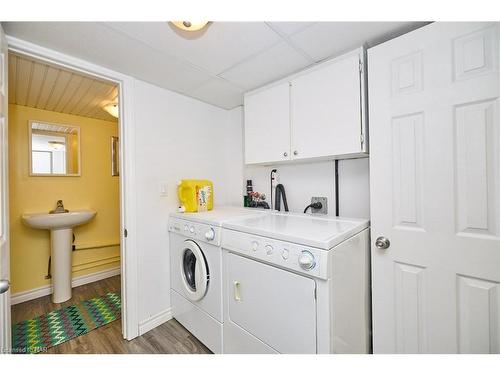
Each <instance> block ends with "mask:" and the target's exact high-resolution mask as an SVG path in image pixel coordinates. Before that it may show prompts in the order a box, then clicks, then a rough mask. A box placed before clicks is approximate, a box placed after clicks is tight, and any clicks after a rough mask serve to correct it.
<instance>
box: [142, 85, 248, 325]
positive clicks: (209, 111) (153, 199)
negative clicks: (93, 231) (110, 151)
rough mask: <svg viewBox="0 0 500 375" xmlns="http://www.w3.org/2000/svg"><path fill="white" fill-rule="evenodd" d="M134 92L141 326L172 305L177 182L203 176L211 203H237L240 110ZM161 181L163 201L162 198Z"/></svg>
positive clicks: (155, 91)
mask: <svg viewBox="0 0 500 375" xmlns="http://www.w3.org/2000/svg"><path fill="white" fill-rule="evenodd" d="M135 95H136V101H135V114H134V115H135V126H136V143H135V146H136V150H135V153H136V181H137V231H138V233H137V246H138V248H137V251H138V252H139V255H138V259H139V270H138V276H139V287H138V290H139V321H140V322H144V321H145V320H146V319H148V318H149V317H151V316H153V315H155V314H158V313H161V312H163V311H165V310H166V309H168V308H169V307H170V275H169V267H170V266H169V243H168V238H169V237H168V229H167V223H168V215H169V213H170V212H172V211H174V210H176V209H177V205H178V201H177V192H176V183H177V181H178V180H180V179H182V178H206V179H209V180H212V181H213V182H214V201H215V204H216V205H217V204H218V205H221V204H229V203H231V204H237V203H238V202H242V197H241V193H240V191H241V181H242V151H241V150H242V131H241V127H239V128H238V121H241V120H239V118H241V109H236V110H234V111H226V110H223V109H220V108H217V107H214V106H211V105H208V104H205V103H202V102H200V101H197V100H194V99H190V98H188V97H185V96H182V95H179V94H176V93H173V92H170V91H168V90H165V89H161V88H159V87H156V86H153V85H150V84H147V83H144V82H142V81H136V87H135ZM231 119H236V120H237V121H230V120H231ZM233 125H234V126H233ZM162 183H164V184H166V186H167V190H168V196H166V197H160V184H162Z"/></svg>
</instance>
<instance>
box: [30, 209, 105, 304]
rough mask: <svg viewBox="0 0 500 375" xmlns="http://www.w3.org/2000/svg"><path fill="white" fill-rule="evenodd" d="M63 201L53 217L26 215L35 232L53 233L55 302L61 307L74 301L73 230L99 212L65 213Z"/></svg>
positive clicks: (45, 214)
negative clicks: (67, 302) (72, 274)
mask: <svg viewBox="0 0 500 375" xmlns="http://www.w3.org/2000/svg"><path fill="white" fill-rule="evenodd" d="M65 211H67V210H64V206H63V205H62V201H60V202H58V208H57V209H56V210H54V212H53V213H38V214H24V215H22V219H23V221H24V223H25V224H26V225H28V226H30V227H32V228H35V229H46V230H50V247H51V249H50V255H51V258H52V262H51V272H50V273H51V275H52V290H53V292H52V301H53V302H54V303H61V302H64V301H67V300H69V299H70V298H71V267H72V256H73V228H74V227H76V226H78V225H82V224H85V223H87V222H89V221H90V220H92V219H93V218H94V216H95V215H96V213H97V212H96V211H92V210H78V211H71V212H65Z"/></svg>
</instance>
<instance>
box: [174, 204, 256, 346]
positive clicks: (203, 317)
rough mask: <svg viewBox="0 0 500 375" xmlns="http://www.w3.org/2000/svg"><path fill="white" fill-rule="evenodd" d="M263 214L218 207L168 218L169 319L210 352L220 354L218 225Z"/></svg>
mask: <svg viewBox="0 0 500 375" xmlns="http://www.w3.org/2000/svg"><path fill="white" fill-rule="evenodd" d="M262 214H264V212H262V211H256V210H253V209H245V208H239V207H220V208H214V210H213V211H208V212H202V213H173V214H171V215H170V220H169V232H170V283H171V286H170V288H171V289H170V291H171V293H170V296H171V304H172V316H173V317H174V318H175V319H176V320H177V321H178V322H179V323H181V324H182V325H183V326H184V327H185V328H186V329H187V330H188V331H190V332H191V333H192V334H193V335H194V336H195V337H196V338H197V339H198V340H200V341H201V342H202V343H203V344H205V345H206V346H207V347H208V348H209V349H210V350H211V351H212V352H214V353H221V352H222V323H223V319H222V317H223V315H222V251H221V248H220V245H221V225H222V223H223V222H225V221H226V220H229V219H231V218H233V219H234V218H238V217H242V216H253V215H262Z"/></svg>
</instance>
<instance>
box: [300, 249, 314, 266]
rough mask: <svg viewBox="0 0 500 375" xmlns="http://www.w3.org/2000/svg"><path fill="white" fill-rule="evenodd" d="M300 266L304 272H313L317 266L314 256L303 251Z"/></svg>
mask: <svg viewBox="0 0 500 375" xmlns="http://www.w3.org/2000/svg"><path fill="white" fill-rule="evenodd" d="M299 265H300V267H301V268H302V269H304V270H311V269H313V268H314V266H315V265H316V261H315V260H314V255H312V253H311V252H310V251H307V250H302V252H301V253H300V255H299Z"/></svg>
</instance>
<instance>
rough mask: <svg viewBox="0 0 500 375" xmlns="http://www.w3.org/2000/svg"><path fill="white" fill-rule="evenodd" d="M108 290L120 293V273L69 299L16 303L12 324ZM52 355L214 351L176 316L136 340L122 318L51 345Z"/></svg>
mask: <svg viewBox="0 0 500 375" xmlns="http://www.w3.org/2000/svg"><path fill="white" fill-rule="evenodd" d="M108 292H115V293H119V292H120V276H114V277H110V278H108V279H104V280H100V281H97V282H95V283H91V284H86V285H82V286H79V287H77V288H74V289H73V296H72V298H71V299H70V300H69V301H66V302H63V303H62V304H60V303H52V301H51V299H50V296H45V297H41V298H37V299H35V300H31V301H27V302H23V303H20V304H17V305H14V306H12V323H13V324H16V323H18V322H20V321H23V320H26V319H32V318H34V317H36V316H38V315H42V314H46V313H48V312H50V311H53V310H57V309H60V308H62V307H66V306H71V305H74V304H75V303H78V302H81V301H85V300H87V299H90V298H93V297H97V296H101V295H104V294H106V293H108ZM47 353H50V354H70V353H72V354H141V353H142V354H169V353H172V354H189V353H196V354H206V353H211V352H210V350H209V349H208V348H207V347H206V346H205V345H203V344H202V343H201V342H200V341H199V340H198V339H196V337H194V336H193V335H192V334H191V333H190V332H189V331H188V330H186V329H185V328H184V327H183V326H182V325H181V324H179V322H177V321H176V320H175V319H172V320H169V321H168V322H166V323H164V324H162V325H161V326H159V327H156V328H155V329H153V330H151V331H149V332H147V333H145V334H144V335H143V336H140V337H137V338H135V339H134V340H131V341H127V340H124V339H123V337H122V331H121V319H118V320H115V321H114V322H112V323H109V324H107V325H105V326H103V327H100V328H97V329H95V330H93V331H91V332H89V333H87V334H86V335H83V336H79V337H77V338H75V339H73V340H70V341H67V342H65V343H63V344H60V345H57V346H54V347H52V348H50V349H49V350H48V351H47Z"/></svg>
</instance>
